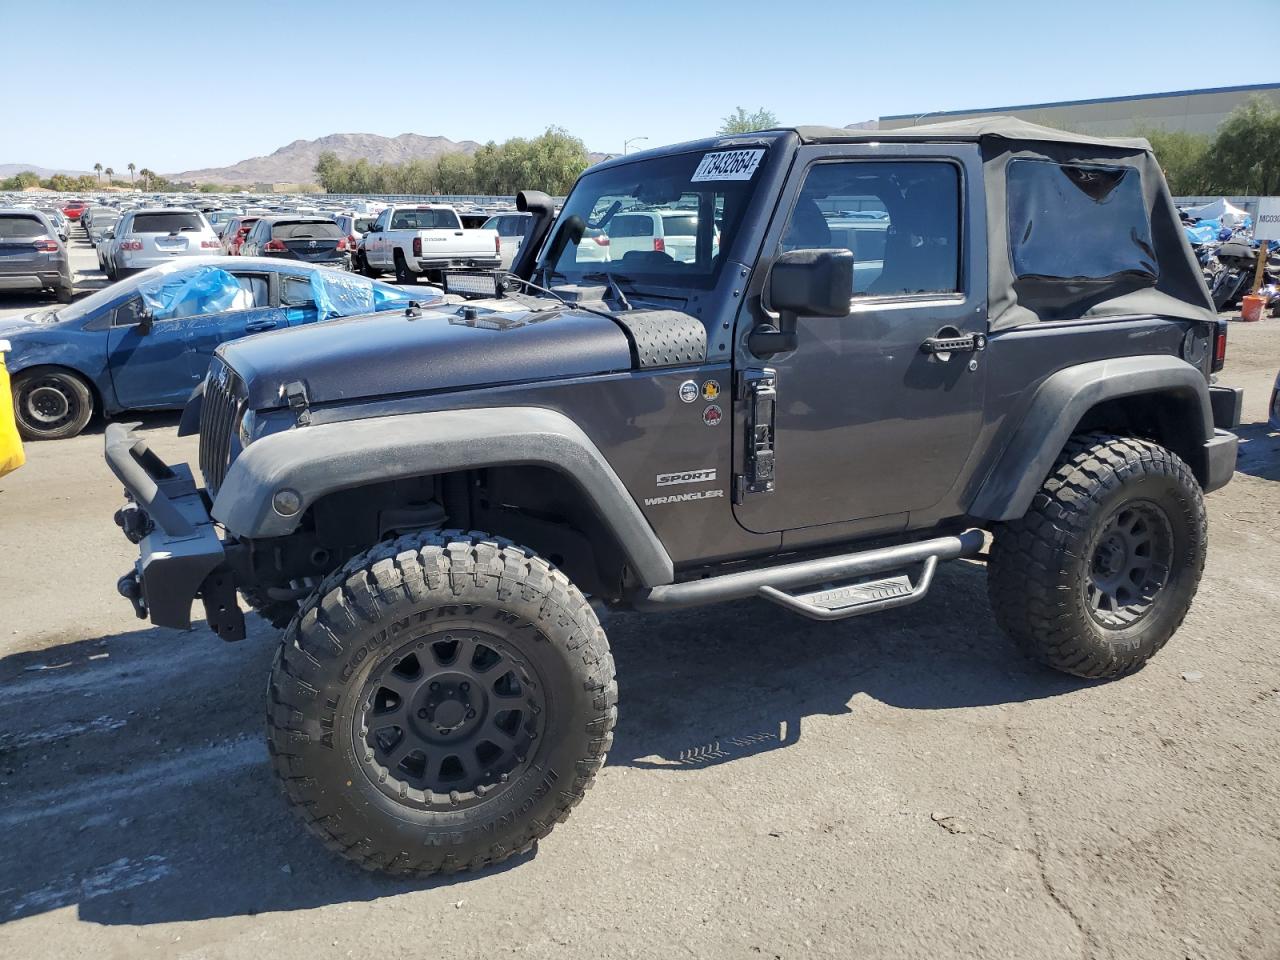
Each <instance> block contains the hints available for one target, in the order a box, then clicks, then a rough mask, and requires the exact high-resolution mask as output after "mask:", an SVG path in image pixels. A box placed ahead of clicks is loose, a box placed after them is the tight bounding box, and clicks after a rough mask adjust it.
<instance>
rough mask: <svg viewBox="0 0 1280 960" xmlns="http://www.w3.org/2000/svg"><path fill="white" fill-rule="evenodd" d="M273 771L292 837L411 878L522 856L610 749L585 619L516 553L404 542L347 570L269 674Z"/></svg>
mask: <svg viewBox="0 0 1280 960" xmlns="http://www.w3.org/2000/svg"><path fill="white" fill-rule="evenodd" d="M270 696H271V702H270V705H269V709H268V717H267V720H268V734H269V743H270V747H271V755H272V761H273V764H274V766H275V770H276V773H277V775H278V776H279V778H280V780H281V782H282V784H283V786H284V788H285V791H286V793H287V795H288V797H289V800H290V803H291V804H293V806H294V808H295V809H296V811H297V812H298V813H299V814H300V815H301V817H302V818H303V821H304V822H305V823H306V825H307V826H308V828H309V829H310V830H311V831H312V832H313V833H315V834H316V835H317V836H319V837H320V838H321V840H323V841H324V842H325V843H326V844H327V845H328V846H329V847H330V848H331V849H333V850H334V851H336V852H338V853H340V854H342V855H343V856H345V857H347V858H349V859H351V860H354V861H356V862H357V863H359V864H360V865H362V866H364V867H366V868H368V869H373V870H384V871H389V872H392V873H408V874H415V875H420V876H425V875H429V874H432V873H437V872H440V871H455V870H463V869H469V868H477V867H482V866H485V865H487V864H491V863H497V862H499V861H501V860H505V859H506V858H507V857H509V856H511V855H512V854H515V853H519V852H521V851H524V850H527V849H529V848H530V847H532V845H533V844H534V843H536V842H537V841H538V840H539V839H541V838H542V837H544V836H546V835H547V834H548V833H550V831H551V829H552V828H553V827H554V826H555V824H556V823H559V822H560V821H562V820H564V819H565V818H566V817H567V816H568V814H569V811H570V810H571V809H572V808H573V806H574V805H576V804H577V802H578V801H579V800H580V799H581V798H582V795H583V793H584V792H585V791H586V789H587V788H588V787H589V786H590V785H591V782H592V780H593V779H594V777H595V774H596V772H597V771H598V770H599V768H600V767H601V765H602V764H603V763H604V757H605V753H606V751H607V750H608V749H609V745H610V744H611V742H612V739H613V733H612V731H613V725H614V720H615V718H616V707H615V702H616V699H617V686H616V684H615V682H614V676H613V658H612V657H611V656H610V654H609V646H608V641H607V640H606V638H605V635H604V631H603V630H602V629H601V627H600V623H599V621H598V620H597V619H596V615H595V612H594V611H593V610H592V608H591V606H590V604H589V603H588V602H587V601H586V599H585V598H584V597H583V595H582V594H581V593H580V592H579V591H578V590H577V588H576V587H574V586H573V585H572V584H571V583H570V582H569V581H568V580H567V579H565V577H564V575H563V574H561V573H559V572H558V571H556V570H555V569H553V568H552V567H551V566H550V565H549V564H548V563H546V561H544V560H542V559H540V558H539V557H537V556H536V555H534V554H533V553H531V552H530V551H528V550H524V549H522V548H519V547H516V546H514V545H512V544H510V543H508V542H506V541H503V540H499V539H496V538H492V537H487V536H485V535H484V534H479V533H461V532H457V531H452V532H445V533H442V534H429V533H420V534H415V535H410V536H406V537H402V538H400V539H399V540H397V541H394V542H392V543H388V544H382V545H379V546H378V547H375V548H374V549H372V550H369V551H368V552H366V553H364V554H362V555H360V556H358V557H355V558H353V559H352V560H351V561H349V562H348V563H347V564H346V566H345V567H343V568H342V569H341V570H338V571H336V572H335V573H333V574H332V575H330V576H329V577H328V578H326V580H325V581H324V582H323V583H322V584H321V585H320V587H319V589H318V590H317V591H316V592H315V593H313V594H312V595H311V597H309V598H308V599H307V600H306V601H304V602H303V604H302V606H301V608H300V609H299V611H298V615H297V616H296V617H295V618H294V620H293V622H292V623H291V624H290V626H289V629H288V630H287V631H286V633H285V635H284V638H283V641H282V645H281V648H280V652H279V654H278V655H277V657H276V663H275V666H274V668H273V671H272V677H271V686H270Z"/></svg>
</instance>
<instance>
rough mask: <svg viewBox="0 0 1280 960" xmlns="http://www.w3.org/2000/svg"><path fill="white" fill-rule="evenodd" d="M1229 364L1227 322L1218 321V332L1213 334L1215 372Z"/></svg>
mask: <svg viewBox="0 0 1280 960" xmlns="http://www.w3.org/2000/svg"><path fill="white" fill-rule="evenodd" d="M1226 365H1227V322H1226V321H1225V320H1219V321H1218V329H1217V332H1216V333H1214V335H1213V367H1212V368H1211V369H1212V371H1213V372H1214V373H1217V372H1218V371H1219V370H1221V369H1222V368H1223V367H1225V366H1226Z"/></svg>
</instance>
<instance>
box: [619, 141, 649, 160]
mask: <svg viewBox="0 0 1280 960" xmlns="http://www.w3.org/2000/svg"><path fill="white" fill-rule="evenodd" d="M648 139H649V138H648V137H628V138H627V139H626V140H623V141H622V155H623V156H624V157H625V156H626V155H627V150H629V149H630V147H631V145H632V144H633V143H637V142H639V141H640V140H648Z"/></svg>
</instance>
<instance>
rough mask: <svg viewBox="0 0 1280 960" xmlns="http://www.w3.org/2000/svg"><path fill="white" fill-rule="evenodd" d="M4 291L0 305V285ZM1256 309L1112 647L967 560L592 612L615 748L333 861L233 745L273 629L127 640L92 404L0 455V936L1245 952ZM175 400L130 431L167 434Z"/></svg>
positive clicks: (251, 758)
mask: <svg viewBox="0 0 1280 960" xmlns="http://www.w3.org/2000/svg"><path fill="white" fill-rule="evenodd" d="M6 305H7V306H13V305H14V304H12V303H10V304H5V303H0V307H4V306H6ZM1277 368H1280V320H1270V321H1267V322H1265V323H1262V324H1258V325H1250V326H1246V325H1243V324H1233V326H1232V329H1231V347H1230V360H1229V365H1228V368H1227V373H1226V376H1225V377H1224V382H1227V383H1233V384H1239V385H1243V386H1244V387H1245V388H1246V389H1247V391H1248V393H1247V402H1246V410H1245V421H1246V423H1247V424H1248V425H1247V426H1245V427H1244V429H1243V430H1242V435H1243V437H1244V439H1245V441H1246V442H1245V443H1244V445H1243V452H1242V455H1241V460H1240V472H1239V473H1238V474H1237V476H1236V478H1235V481H1234V482H1233V483H1232V484H1231V485H1230V486H1229V487H1228V488H1227V489H1225V490H1223V491H1222V492H1220V493H1217V494H1215V495H1213V496H1212V497H1210V498H1209V504H1210V508H1209V509H1210V516H1211V537H1212V544H1211V549H1210V558H1209V566H1208V569H1207V571H1206V574H1205V579H1204V583H1203V585H1202V587H1201V592H1200V598H1199V601H1198V602H1197V604H1196V605H1195V607H1194V608H1193V610H1192V613H1191V616H1190V617H1189V619H1188V620H1187V623H1186V625H1185V626H1184V628H1183V629H1182V631H1181V632H1180V633H1179V634H1178V635H1177V636H1176V637H1175V638H1174V639H1173V641H1172V642H1171V643H1170V644H1169V646H1168V647H1167V648H1166V649H1165V651H1164V652H1163V653H1162V654H1161V655H1160V656H1159V657H1157V658H1156V659H1155V660H1154V661H1153V662H1152V663H1151V664H1150V665H1149V666H1148V667H1147V668H1146V669H1145V670H1143V671H1142V672H1141V673H1139V674H1137V675H1136V676H1133V677H1130V678H1128V679H1125V680H1122V681H1119V682H1116V683H1110V684H1093V683H1085V682H1079V681H1074V680H1071V679H1069V678H1066V677H1062V676H1058V675H1055V674H1053V673H1049V672H1046V671H1044V670H1041V669H1039V668H1037V667H1034V666H1031V665H1029V664H1027V663H1026V662H1024V661H1023V660H1021V659H1020V658H1019V657H1018V655H1017V654H1016V653H1015V652H1014V651H1013V649H1012V648H1011V646H1010V644H1009V643H1008V642H1007V641H1006V640H1005V639H1004V637H1003V636H1002V635H1001V634H1000V633H999V632H997V630H996V628H995V626H994V624H993V623H992V620H991V615H990V611H989V608H988V605H987V600H986V595H985V592H984V583H983V570H982V567H981V566H979V565H977V564H970V563H957V564H951V565H949V567H948V568H947V569H945V571H944V572H942V573H940V574H939V578H938V583H937V585H936V587H935V589H934V592H933V594H932V595H931V596H930V598H929V599H927V600H926V601H925V602H924V603H922V604H920V605H918V606H915V607H910V608H907V609H905V610H902V611H898V612H894V613H891V614H886V615H882V616H880V617H878V618H868V619H865V620H854V621H849V622H845V623H842V624H835V625H825V626H824V625H815V624H810V623H808V622H806V621H802V620H799V619H793V618H791V617H790V616H788V615H787V614H785V613H784V612H782V611H781V610H780V609H778V608H776V607H774V606H770V605H768V604H766V603H763V602H753V603H748V604H742V605H739V606H735V607H722V608H712V609H707V610H702V611H697V612H694V613H689V614H683V615H678V616H677V615H669V616H639V615H619V616H617V617H616V618H614V619H613V620H612V621H611V622H610V623H609V624H608V627H609V630H610V635H611V638H612V642H613V645H614V652H615V655H616V657H617V665H618V675H619V682H620V686H621V696H622V703H621V715H620V723H619V728H618V737H617V741H616V745H615V747H614V750H613V752H612V754H611V755H610V757H609V764H608V766H607V767H606V768H605V770H604V771H603V773H602V775H601V777H600V779H599V781H598V783H597V785H596V787H595V788H594V790H593V791H592V793H591V795H590V796H589V797H588V799H587V801H586V802H584V803H583V804H582V805H581V806H580V807H579V808H578V809H577V811H575V813H574V815H573V816H572V818H571V819H570V820H569V822H568V823H567V824H565V825H564V826H562V827H560V828H558V829H557V830H556V832H555V833H554V834H553V835H552V836H551V837H550V838H549V839H548V840H546V841H544V842H543V844H542V845H541V847H540V849H538V850H537V851H536V853H534V854H532V855H529V856H526V857H524V858H521V859H519V860H517V861H515V862H513V863H509V864H507V865H505V866H504V867H503V868H502V869H497V870H493V871H490V872H487V873H484V874H481V875H478V876H474V877H467V878H464V879H454V880H448V881H442V882H435V883H425V884H407V883H404V882H397V881H392V880H387V879H382V878H379V877H375V876H369V875H365V874H363V873H361V872H360V871H358V870H357V869H355V868H352V867H349V866H347V865H345V864H344V863H342V862H339V861H337V860H335V859H333V858H332V857H331V856H330V855H329V854H327V853H326V852H325V851H324V850H323V849H322V848H321V847H320V846H319V845H318V844H317V843H316V842H315V841H313V840H312V839H311V838H310V837H308V836H307V835H305V834H304V832H303V831H302V829H301V828H300V827H299V826H298V825H296V824H295V822H294V820H293V818H292V816H290V815H289V814H288V813H286V811H285V807H284V804H283V801H282V799H281V797H280V796H278V795H277V789H276V786H275V784H274V782H273V780H272V777H271V774H270V772H269V770H268V766H267V762H266V751H265V747H264V746H263V743H262V714H263V689H264V685H265V680H266V675H267V669H268V663H269V660H270V658H271V655H272V644H273V643H274V636H273V633H272V631H271V630H269V629H268V628H266V627H265V626H264V625H263V624H262V623H261V622H260V621H256V620H255V621H253V624H254V625H253V627H252V629H251V633H250V637H249V639H247V640H246V641H244V642H243V643H241V644H238V645H228V644H223V643H221V642H219V641H217V640H215V639H213V638H212V636H211V635H209V634H207V633H205V632H201V631H196V632H194V633H191V634H181V633H177V632H174V631H171V630H162V629H149V628H147V627H146V626H144V625H143V624H141V623H140V622H139V621H137V620H135V619H134V617H133V614H132V612H131V610H130V608H129V607H128V605H127V604H126V603H125V602H124V601H123V600H121V599H120V598H119V597H118V596H117V595H116V592H115V581H116V577H117V576H118V575H119V574H120V573H122V572H124V571H125V570H126V569H127V568H128V567H129V565H130V563H131V562H132V560H133V558H134V556H135V553H134V548H133V547H131V546H130V545H129V543H128V542H127V541H126V540H125V539H124V537H123V536H121V535H120V533H119V531H117V530H116V528H115V527H114V526H113V525H112V523H111V514H112V512H113V511H114V510H115V509H116V508H117V506H119V503H120V493H119V489H118V487H117V484H116V483H115V482H114V481H113V479H112V478H111V477H110V475H109V474H108V472H107V470H106V468H105V466H104V465H103V463H102V459H101V453H100V448H101V436H100V433H98V432H97V431H93V432H91V433H90V434H88V435H85V436H82V437H79V438H77V439H75V440H71V441H65V442H60V443H52V444H40V445H31V446H29V447H28V453H29V457H30V462H29V463H28V465H27V466H26V467H25V468H23V469H22V470H20V471H19V472H17V473H16V474H13V475H12V476H9V477H6V478H3V479H0V684H3V689H4V696H3V698H2V699H0V828H2V829H3V832H4V837H5V842H4V847H3V852H0V956H3V957H11V958H15V960H17V958H21V960H38V958H44V957H60V958H62V957H81V956H85V957H94V958H117V957H118V958H138V957H191V958H215V957H244V956H254V957H272V958H280V960H286V958H295V957H297V958H305V960H316V958H317V957H330V956H337V957H345V956H353V957H367V956H374V955H376V956H380V957H399V956H405V957H415V958H421V957H430V956H447V957H472V956H474V957H494V956H503V955H507V954H514V955H524V956H556V957H592V958H600V957H631V956H636V957H665V956H685V955H688V956H695V957H721V956H723V957H748V958H749V957H766V958H771V957H784V958H804V957H828V956H829V957H841V958H849V957H895V958H899V957H920V958H938V957H981V958H983V960H993V958H1005V957H1008V958H1017V960H1032V958H1040V957H1075V956H1083V957H1144V958H1145V957H1151V958H1170V957H1172V958H1182V957H1190V958H1197V960H1199V958H1226V957H1240V958H1249V960H1257V958H1275V957H1280V909H1278V908H1280V819H1278V818H1277V816H1276V811H1277V809H1280V735H1278V734H1280V631H1277V629H1276V624H1277V622H1280V594H1278V592H1277V589H1276V584H1277V583H1280V550H1278V549H1277V534H1278V533H1280V483H1278V482H1277V481H1280V438H1277V437H1274V436H1271V435H1270V434H1269V433H1268V431H1267V429H1266V427H1265V406H1266V400H1267V397H1268V396H1269V394H1270V389H1271V381H1272V378H1273V377H1274V375H1275V372H1276V370H1277ZM174 423H175V418H174V417H153V418H150V419H149V421H148V423H147V430H148V433H149V437H150V438H151V440H152V441H153V443H154V445H155V446H156V447H157V448H158V450H159V451H160V452H161V454H162V455H164V456H166V457H173V458H187V459H190V458H192V457H193V456H194V452H195V447H194V444H193V443H192V442H190V441H188V440H179V439H178V438H177V437H176V436H175V435H174Z"/></svg>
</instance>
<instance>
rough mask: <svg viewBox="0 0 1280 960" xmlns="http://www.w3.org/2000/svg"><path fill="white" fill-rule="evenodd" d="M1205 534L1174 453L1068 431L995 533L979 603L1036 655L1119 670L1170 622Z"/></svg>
mask: <svg viewBox="0 0 1280 960" xmlns="http://www.w3.org/2000/svg"><path fill="white" fill-rule="evenodd" d="M1207 542H1208V523H1207V519H1206V516H1205V509H1204V496H1203V493H1202V491H1201V489H1200V485H1199V484H1198V483H1197V482H1196V478H1195V476H1194V475H1193V474H1192V472H1191V469H1190V468H1189V467H1188V466H1187V465H1186V464H1185V463H1184V462H1183V461H1182V460H1181V459H1180V458H1179V457H1178V456H1177V455H1176V454H1174V453H1173V452H1172V451H1170V450H1167V449H1166V448H1164V447H1162V446H1160V445H1159V444H1156V443H1153V442H1151V441H1149V440H1140V439H1136V438H1132V437H1119V436H1113V435H1110V434H1102V433H1091V434H1084V435H1081V436H1077V437H1073V438H1072V440H1071V442H1070V443H1069V444H1068V445H1067V448H1066V449H1065V450H1064V451H1063V452H1062V455H1061V456H1060V457H1059V459H1058V462H1057V464H1056V465H1055V467H1054V469H1053V470H1052V471H1051V472H1050V474H1049V476H1048V478H1047V479H1046V480H1045V482H1044V485H1043V486H1042V487H1041V488H1040V491H1039V492H1038V493H1037V494H1036V496H1035V499H1034V500H1033V501H1032V504H1031V508H1030V509H1029V510H1028V511H1027V513H1026V515H1025V516H1023V517H1021V518H1019V519H1018V520H1013V521H1010V522H1008V523H1004V524H1001V525H1000V527H999V528H997V529H996V531H995V537H994V542H993V544H992V549H991V559H990V564H989V567H988V592H989V595H990V598H991V606H992V608H993V610H994V612H995V615H996V619H997V621H999V623H1000V625H1001V627H1002V628H1003V629H1004V630H1005V632H1006V633H1008V634H1009V635H1010V636H1011V637H1012V638H1013V639H1014V641H1015V642H1017V643H1018V645H1019V646H1020V647H1021V648H1022V649H1023V650H1024V651H1026V652H1027V653H1028V654H1029V655H1030V656H1032V657H1034V658H1035V659H1037V660H1039V661H1040V662H1042V663H1044V664H1047V665H1048V666H1051V667H1054V668H1055V669H1058V670H1062V671H1064V672H1066V673H1070V674H1074V675H1076V676H1080V677H1090V678H1103V677H1118V676H1123V675H1124V674H1126V673H1130V672H1132V671H1133V670H1136V669H1138V668H1139V667H1140V666H1142V664H1144V663H1146V661H1147V660H1149V659H1150V658H1151V657H1152V656H1154V655H1155V654H1156V653H1157V652H1158V651H1159V650H1160V648H1161V647H1163V646H1164V645H1165V643H1167V642H1168V640H1169V638H1170V637H1171V636H1173V634H1174V632H1175V631H1176V630H1177V629H1178V627H1179V626H1180V625H1181V624H1182V621H1183V618H1184V617H1186V615H1187V611H1188V610H1189V609H1190V607H1191V601H1192V600H1193V599H1194V598H1195V595H1196V589H1197V588H1198V586H1199V584H1200V575H1201V572H1202V571H1203V570H1204V561H1205V548H1206V544H1207Z"/></svg>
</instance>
